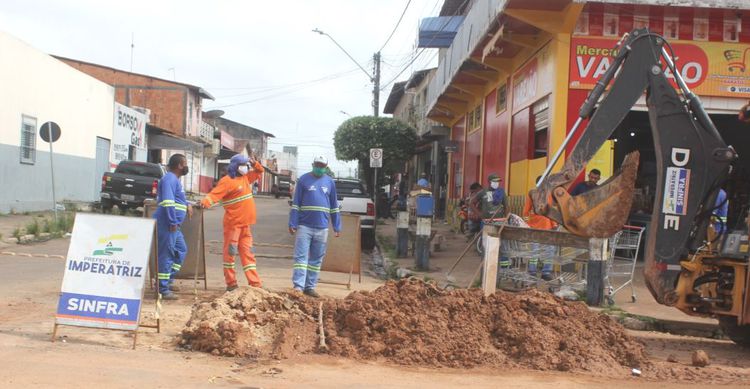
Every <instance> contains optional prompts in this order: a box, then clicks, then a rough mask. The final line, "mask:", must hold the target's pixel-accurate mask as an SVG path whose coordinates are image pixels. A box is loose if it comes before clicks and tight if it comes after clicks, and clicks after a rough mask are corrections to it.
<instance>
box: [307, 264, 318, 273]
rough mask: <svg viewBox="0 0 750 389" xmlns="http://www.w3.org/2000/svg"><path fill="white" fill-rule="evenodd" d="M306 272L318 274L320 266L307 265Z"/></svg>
mask: <svg viewBox="0 0 750 389" xmlns="http://www.w3.org/2000/svg"><path fill="white" fill-rule="evenodd" d="M307 270H309V271H313V272H316V273H318V272H319V271H320V266H311V265H307Z"/></svg>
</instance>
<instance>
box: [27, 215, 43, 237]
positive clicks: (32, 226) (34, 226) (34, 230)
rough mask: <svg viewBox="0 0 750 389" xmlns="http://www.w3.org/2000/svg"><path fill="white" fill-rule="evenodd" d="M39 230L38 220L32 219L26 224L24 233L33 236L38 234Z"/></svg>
mask: <svg viewBox="0 0 750 389" xmlns="http://www.w3.org/2000/svg"><path fill="white" fill-rule="evenodd" d="M40 232H42V231H41V226H40V225H39V221H38V220H36V219H34V221H32V222H31V223H29V224H27V225H26V233H27V234H30V235H34V236H39V233H40Z"/></svg>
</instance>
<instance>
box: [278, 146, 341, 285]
mask: <svg viewBox="0 0 750 389" xmlns="http://www.w3.org/2000/svg"><path fill="white" fill-rule="evenodd" d="M327 169H328V160H327V159H326V157H324V156H317V157H315V159H314V160H313V169H312V172H309V173H305V174H303V175H302V177H300V178H299V180H297V187H296V188H295V190H294V199H293V200H292V210H291V211H290V212H289V233H290V234H292V235H294V234H296V239H295V241H294V269H293V271H292V283H293V284H294V289H295V290H298V291H301V292H304V293H305V294H306V295H308V296H311V297H320V295H319V294H318V292H316V291H315V287H316V286H317V284H318V275H319V273H320V266H321V265H322V264H323V257H325V255H326V245H327V242H328V220H329V217H330V221H331V223H333V232H334V233H335V236H336V237H338V236H339V234H340V232H341V217H340V214H339V205H338V198H337V196H336V184H335V183H334V182H333V179H331V177H329V176H328V175H327V174H326V171H327Z"/></svg>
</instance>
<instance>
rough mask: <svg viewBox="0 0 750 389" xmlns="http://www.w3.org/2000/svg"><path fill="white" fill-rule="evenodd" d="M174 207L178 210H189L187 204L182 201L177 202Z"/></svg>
mask: <svg viewBox="0 0 750 389" xmlns="http://www.w3.org/2000/svg"><path fill="white" fill-rule="evenodd" d="M174 208H175V209H176V210H178V211H187V205H182V204H180V203H177V204H175V205H174Z"/></svg>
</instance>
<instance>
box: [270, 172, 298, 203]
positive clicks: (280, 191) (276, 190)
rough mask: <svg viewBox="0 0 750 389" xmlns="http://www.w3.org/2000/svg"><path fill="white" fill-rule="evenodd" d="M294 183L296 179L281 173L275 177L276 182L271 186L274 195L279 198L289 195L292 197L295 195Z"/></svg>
mask: <svg viewBox="0 0 750 389" xmlns="http://www.w3.org/2000/svg"><path fill="white" fill-rule="evenodd" d="M293 184H294V181H292V177H290V176H287V175H283V174H279V175H276V176H275V177H274V184H273V187H271V193H273V195H274V197H276V198H277V199H278V198H279V197H281V196H284V197H289V198H290V199H291V198H292V196H293V195H294V189H292V185H293Z"/></svg>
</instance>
